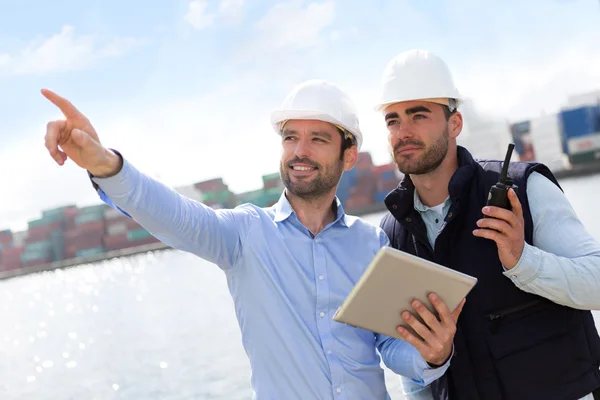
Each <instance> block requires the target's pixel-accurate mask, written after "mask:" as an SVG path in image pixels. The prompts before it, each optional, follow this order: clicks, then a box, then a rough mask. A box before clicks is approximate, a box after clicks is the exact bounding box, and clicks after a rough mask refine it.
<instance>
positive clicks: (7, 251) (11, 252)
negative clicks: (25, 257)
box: [0, 247, 24, 258]
mask: <svg viewBox="0 0 600 400" xmlns="http://www.w3.org/2000/svg"><path fill="white" fill-rule="evenodd" d="M23 251H24V249H23V247H6V248H4V249H2V250H1V251H0V253H1V254H2V257H17V258H18V257H20V256H21V254H23Z"/></svg>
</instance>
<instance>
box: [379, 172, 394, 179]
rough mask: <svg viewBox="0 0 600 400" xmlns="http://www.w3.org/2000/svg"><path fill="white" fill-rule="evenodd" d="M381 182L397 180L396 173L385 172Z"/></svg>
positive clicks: (382, 174)
mask: <svg viewBox="0 0 600 400" xmlns="http://www.w3.org/2000/svg"><path fill="white" fill-rule="evenodd" d="M381 180H382V181H391V180H396V175H395V173H394V171H385V172H382V173H381Z"/></svg>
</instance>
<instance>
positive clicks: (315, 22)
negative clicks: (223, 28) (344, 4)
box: [256, 0, 335, 51]
mask: <svg viewBox="0 0 600 400" xmlns="http://www.w3.org/2000/svg"><path fill="white" fill-rule="evenodd" d="M334 19H335V10H334V2H333V0H326V1H324V2H322V3H310V4H309V5H308V6H306V7H303V6H302V1H301V0H290V1H287V2H285V3H279V4H277V5H275V6H273V7H272V8H271V9H270V10H269V11H267V14H266V15H265V16H264V17H263V18H262V19H261V20H260V21H258V23H257V24H256V28H257V29H258V30H259V31H260V32H261V34H262V35H261V39H260V47H261V48H263V49H269V50H271V51H277V50H280V49H283V48H291V49H303V48H307V47H312V46H315V45H318V44H320V43H322V42H323V41H325V40H327V39H325V38H324V37H323V36H322V32H323V30H324V29H325V28H327V27H328V26H330V25H331V24H332V23H333V21H334Z"/></svg>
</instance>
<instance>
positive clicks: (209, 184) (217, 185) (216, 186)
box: [194, 178, 227, 192]
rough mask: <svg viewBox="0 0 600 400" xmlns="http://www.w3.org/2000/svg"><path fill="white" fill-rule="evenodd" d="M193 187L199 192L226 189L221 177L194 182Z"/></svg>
mask: <svg viewBox="0 0 600 400" xmlns="http://www.w3.org/2000/svg"><path fill="white" fill-rule="evenodd" d="M194 187H195V188H196V189H198V190H200V191H201V192H214V191H216V190H223V189H227V185H225V183H224V182H223V178H215V179H210V180H208V181H204V182H198V183H195V184H194Z"/></svg>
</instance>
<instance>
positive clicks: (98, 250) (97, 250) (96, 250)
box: [75, 246, 105, 257]
mask: <svg viewBox="0 0 600 400" xmlns="http://www.w3.org/2000/svg"><path fill="white" fill-rule="evenodd" d="M104 252H105V250H104V247H103V246H98V247H89V248H87V249H81V250H77V251H76V252H75V257H87V256H92V255H96V254H102V253H104Z"/></svg>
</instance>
